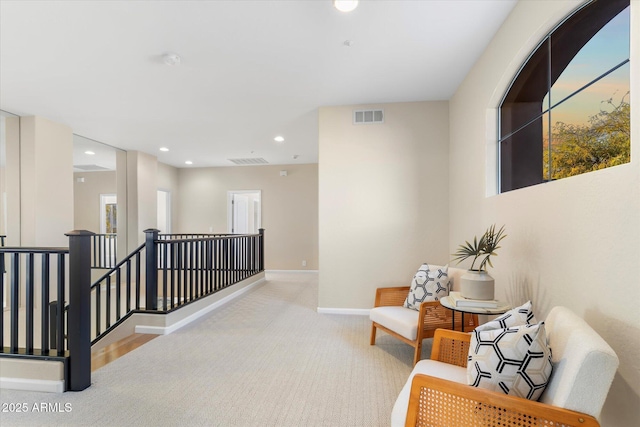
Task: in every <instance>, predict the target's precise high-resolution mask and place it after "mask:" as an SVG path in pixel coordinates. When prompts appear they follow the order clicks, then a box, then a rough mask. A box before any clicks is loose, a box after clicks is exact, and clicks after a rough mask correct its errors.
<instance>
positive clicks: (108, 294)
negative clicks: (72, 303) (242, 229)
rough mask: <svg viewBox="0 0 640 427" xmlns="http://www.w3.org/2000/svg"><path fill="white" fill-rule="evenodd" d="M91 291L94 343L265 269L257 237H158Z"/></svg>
mask: <svg viewBox="0 0 640 427" xmlns="http://www.w3.org/2000/svg"><path fill="white" fill-rule="evenodd" d="M145 234H146V237H145V243H144V244H143V245H141V246H140V247H139V248H137V249H136V250H135V251H134V252H133V253H132V254H131V255H129V256H128V257H127V258H125V259H124V260H122V261H120V262H119V263H118V264H117V265H116V266H115V267H114V268H113V269H111V270H109V271H108V272H106V273H105V274H104V275H103V276H102V277H101V278H100V279H98V280H97V281H96V282H95V283H94V284H93V285H92V286H91V306H92V319H91V322H92V333H91V337H92V344H95V343H96V342H98V341H99V340H100V339H102V338H103V337H104V336H105V335H106V334H108V333H109V332H110V331H111V330H112V329H114V328H115V327H117V326H118V325H119V324H120V323H122V322H123V321H124V320H126V319H127V318H128V317H129V316H130V315H131V314H132V313H135V312H155V313H169V312H171V311H174V310H177V309H178V308H180V307H182V306H184V305H187V304H190V303H192V302H194V301H196V300H199V299H201V298H204V297H206V296H209V295H211V294H214V293H216V292H218V291H220V290H222V289H226V288H228V287H229V286H232V285H234V284H236V283H239V282H241V281H243V280H245V279H247V278H249V277H251V276H253V275H254V274H257V273H259V272H261V271H263V270H264V230H262V229H261V230H260V232H259V233H258V234H248V235H237V234H179V235H177V234H159V231H158V230H155V229H150V230H145Z"/></svg>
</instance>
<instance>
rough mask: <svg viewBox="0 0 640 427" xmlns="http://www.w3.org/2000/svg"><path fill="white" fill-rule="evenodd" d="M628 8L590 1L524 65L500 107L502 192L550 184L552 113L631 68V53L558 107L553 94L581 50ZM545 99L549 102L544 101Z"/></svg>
mask: <svg viewBox="0 0 640 427" xmlns="http://www.w3.org/2000/svg"><path fill="white" fill-rule="evenodd" d="M629 6H630V0H606V1H605V0H591V1H589V2H587V3H585V4H583V5H581V6H580V7H579V8H577V9H576V10H574V11H573V12H571V13H570V14H569V15H567V16H566V17H565V18H564V19H563V20H562V21H561V22H560V23H559V24H558V25H556V26H555V27H554V28H553V29H552V30H551V31H549V32H548V33H547V34H546V35H545V36H544V37H543V38H542V40H541V41H540V42H539V43H538V44H537V45H536V47H535V48H534V49H533V51H532V52H531V54H530V55H529V56H528V57H527V58H526V60H525V61H524V62H523V64H522V65H521V67H520V68H519V70H518V71H517V73H516V74H515V75H514V78H513V79H512V81H511V83H510V85H509V86H508V88H507V90H506V91H505V94H504V96H503V97H502V99H501V101H500V103H499V107H498V184H499V188H498V192H499V193H504V192H507V191H511V190H516V189H519V188H524V187H528V186H531V185H536V184H541V183H544V182H547V181H549V180H550V178H551V172H549V175H548V176H546V177H545V176H543V175H544V174H543V157H544V136H545V135H544V133H543V129H544V126H543V125H544V123H543V121H547V123H546V124H547V126H548V129H547V131H548V132H549V133H551V129H552V123H551V122H552V118H551V115H552V113H553V110H554V109H555V108H556V107H558V106H560V105H562V104H563V103H564V102H566V101H567V100H569V99H571V98H573V97H574V96H576V95H577V94H579V93H580V92H582V91H584V90H585V89H587V88H589V87H591V86H592V85H593V84H595V83H597V82H599V81H600V80H602V79H603V78H605V77H606V76H608V75H609V74H611V73H612V72H614V71H616V70H618V69H619V68H620V67H623V66H625V65H626V64H628V63H629V56H630V54H629V53H628V54H627V58H626V59H625V60H623V61H621V62H620V63H618V64H616V65H615V66H613V67H612V68H609V69H608V70H607V71H605V72H604V73H602V74H601V75H600V76H597V77H595V78H594V79H592V80H591V81H589V82H588V83H586V84H584V85H583V86H582V87H579V88H577V89H576V90H574V91H572V92H571V93H570V94H569V95H567V96H565V97H563V98H562V99H560V100H557V101H554V102H553V105H551V102H552V101H551V96H550V93H551V89H552V87H553V85H554V83H555V82H556V81H557V80H558V78H559V77H560V76H561V75H562V72H563V71H564V70H565V69H566V68H567V66H568V65H569V64H571V61H572V60H573V58H574V57H575V56H576V55H577V54H578V52H579V51H580V49H582V47H584V46H585V45H586V44H587V43H588V42H589V40H590V39H591V38H592V37H593V36H594V35H595V34H597V32H598V31H599V30H600V29H602V28H603V27H604V26H606V25H607V24H608V23H609V22H610V21H611V20H612V19H614V18H615V17H616V16H618V14H619V13H621V12H622V11H624V10H625V9H626V8H627V7H629ZM546 96H548V98H549V99H548V100H547V102H544V101H545V97H546ZM549 151H550V147H549ZM549 169H551V168H549Z"/></svg>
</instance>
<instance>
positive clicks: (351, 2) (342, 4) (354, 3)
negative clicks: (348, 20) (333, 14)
mask: <svg viewBox="0 0 640 427" xmlns="http://www.w3.org/2000/svg"><path fill="white" fill-rule="evenodd" d="M333 6H334V7H335V8H336V9H338V10H339V11H340V12H351V11H352V10H353V9H355V8H356V7H358V0H333Z"/></svg>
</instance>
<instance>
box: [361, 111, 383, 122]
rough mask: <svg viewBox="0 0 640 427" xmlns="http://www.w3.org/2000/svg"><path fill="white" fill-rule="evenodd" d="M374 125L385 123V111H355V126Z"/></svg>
mask: <svg viewBox="0 0 640 427" xmlns="http://www.w3.org/2000/svg"><path fill="white" fill-rule="evenodd" d="M373 123H384V110H354V112H353V124H354V125H369V124H373Z"/></svg>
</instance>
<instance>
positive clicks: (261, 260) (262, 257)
mask: <svg viewBox="0 0 640 427" xmlns="http://www.w3.org/2000/svg"><path fill="white" fill-rule="evenodd" d="M258 232H259V233H260V243H259V244H260V265H259V266H258V267H259V269H258V271H263V270H264V228H261V229H259V230H258Z"/></svg>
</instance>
